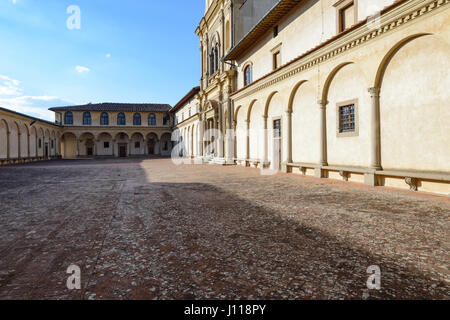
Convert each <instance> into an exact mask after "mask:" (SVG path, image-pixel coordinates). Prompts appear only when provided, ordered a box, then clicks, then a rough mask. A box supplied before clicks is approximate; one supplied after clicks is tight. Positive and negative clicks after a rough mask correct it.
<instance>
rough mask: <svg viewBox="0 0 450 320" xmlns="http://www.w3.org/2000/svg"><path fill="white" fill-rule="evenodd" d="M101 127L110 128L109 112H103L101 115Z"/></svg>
mask: <svg viewBox="0 0 450 320" xmlns="http://www.w3.org/2000/svg"><path fill="white" fill-rule="evenodd" d="M105 116H106V117H105ZM105 120H106V121H105ZM100 125H101V126H109V114H108V112H102V114H101V115H100Z"/></svg>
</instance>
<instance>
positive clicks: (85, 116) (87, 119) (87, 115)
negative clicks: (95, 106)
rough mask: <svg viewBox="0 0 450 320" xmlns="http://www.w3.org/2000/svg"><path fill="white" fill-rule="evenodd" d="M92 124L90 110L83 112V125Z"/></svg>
mask: <svg viewBox="0 0 450 320" xmlns="http://www.w3.org/2000/svg"><path fill="white" fill-rule="evenodd" d="M91 124H92V118H91V113H90V112H85V113H83V125H85V126H90V125H91Z"/></svg>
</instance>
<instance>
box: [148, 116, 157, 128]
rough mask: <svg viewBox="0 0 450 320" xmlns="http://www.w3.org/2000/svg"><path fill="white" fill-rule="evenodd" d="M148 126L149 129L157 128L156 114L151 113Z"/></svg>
mask: <svg viewBox="0 0 450 320" xmlns="http://www.w3.org/2000/svg"><path fill="white" fill-rule="evenodd" d="M151 119H152V120H154V121H152V122H151V121H150V120H151ZM148 126H149V127H156V114H154V113H149V114H148Z"/></svg>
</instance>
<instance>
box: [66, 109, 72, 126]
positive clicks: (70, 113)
mask: <svg viewBox="0 0 450 320" xmlns="http://www.w3.org/2000/svg"><path fill="white" fill-rule="evenodd" d="M69 115H70V123H69V122H68V121H67V119H68V118H67V117H68V116H69ZM64 124H65V125H73V112H72V111H67V112H66V113H64Z"/></svg>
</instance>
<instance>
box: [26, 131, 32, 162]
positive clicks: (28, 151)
mask: <svg viewBox="0 0 450 320" xmlns="http://www.w3.org/2000/svg"><path fill="white" fill-rule="evenodd" d="M30 152H31V151H30V134H27V153H28V155H27V157H28V158H30V157H31V155H30Z"/></svg>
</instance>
